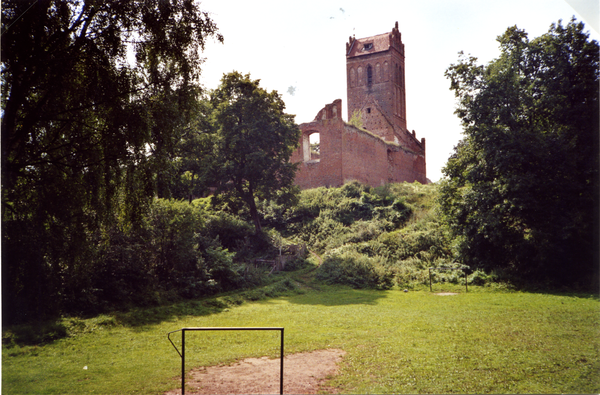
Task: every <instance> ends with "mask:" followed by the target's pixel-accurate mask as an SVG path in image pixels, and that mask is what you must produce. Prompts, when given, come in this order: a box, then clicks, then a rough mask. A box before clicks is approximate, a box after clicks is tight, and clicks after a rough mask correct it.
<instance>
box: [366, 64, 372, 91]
mask: <svg viewBox="0 0 600 395" xmlns="http://www.w3.org/2000/svg"><path fill="white" fill-rule="evenodd" d="M367 85H369V86H371V85H373V67H371V65H368V66H367Z"/></svg>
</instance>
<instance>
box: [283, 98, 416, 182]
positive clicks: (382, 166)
mask: <svg viewBox="0 0 600 395" xmlns="http://www.w3.org/2000/svg"><path fill="white" fill-rule="evenodd" d="M340 110H341V100H336V101H335V102H333V103H332V104H328V105H327V106H325V108H323V109H322V110H321V111H319V114H318V115H317V117H316V118H315V120H314V121H313V122H309V123H303V124H301V125H300V130H301V132H302V137H301V138H300V146H299V147H298V149H297V150H296V151H295V152H294V153H293V155H292V158H291V161H292V163H299V168H298V172H297V173H296V178H295V183H296V185H298V186H300V188H302V189H309V188H316V187H320V186H327V187H339V186H342V185H344V183H346V182H349V181H354V180H355V181H359V182H361V183H364V184H367V185H371V186H380V185H384V184H386V183H390V182H403V181H408V182H413V181H419V182H421V183H423V184H425V183H426V182H427V179H426V177H425V154H424V149H422V150H416V151H413V150H411V149H409V148H406V147H404V146H402V145H401V144H398V143H395V142H390V141H385V140H384V139H383V138H382V137H380V136H377V135H375V134H373V133H370V132H368V131H365V130H360V129H358V128H356V127H354V126H352V125H349V124H347V123H345V122H344V121H343V120H342V119H341V117H340V116H339V114H340V113H341V111H340ZM330 117H331V118H330ZM313 133H319V136H320V155H319V159H318V160H315V159H313V158H314V156H311V155H310V141H309V137H310V135H311V134H313ZM410 137H411V138H414V137H413V136H412V135H410ZM414 140H415V143H418V142H417V141H416V138H414ZM422 143H423V145H424V143H425V141H424V139H423V141H422ZM418 148H420V146H418Z"/></svg>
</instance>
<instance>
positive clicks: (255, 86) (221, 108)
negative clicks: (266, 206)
mask: <svg viewBox="0 0 600 395" xmlns="http://www.w3.org/2000/svg"><path fill="white" fill-rule="evenodd" d="M259 82H260V80H252V79H251V78H250V75H248V74H247V75H242V74H240V73H238V72H232V73H229V74H225V75H224V76H223V79H222V80H221V85H220V86H219V87H218V88H217V89H216V90H215V91H213V92H211V95H210V96H211V97H210V104H211V107H212V111H211V114H210V119H211V123H212V125H213V130H214V131H215V133H214V141H215V145H214V152H213V158H214V162H213V166H212V169H211V171H213V172H214V175H213V180H214V181H215V182H218V186H219V188H218V192H222V191H231V192H232V193H233V194H234V195H235V196H236V197H238V198H239V199H241V200H242V201H243V202H244V203H245V204H246V205H247V206H248V208H249V210H250V216H251V218H252V221H253V222H254V226H255V229H256V233H257V234H258V233H259V232H260V231H261V223H260V218H259V216H258V211H257V208H256V203H255V198H259V199H261V200H265V199H271V198H272V197H274V196H276V194H277V192H278V191H281V190H290V189H292V188H293V182H294V175H295V170H296V165H295V164H293V163H291V162H290V157H291V155H292V152H293V151H294V150H295V149H296V148H297V147H298V141H299V139H300V129H299V127H298V125H296V123H295V122H294V116H293V115H289V114H286V113H285V112H284V110H285V103H284V102H283V100H282V99H281V96H280V95H279V93H277V92H276V91H272V92H267V91H266V90H264V89H263V88H261V87H260V86H259Z"/></svg>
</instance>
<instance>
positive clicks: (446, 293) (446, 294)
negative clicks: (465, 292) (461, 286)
mask: <svg viewBox="0 0 600 395" xmlns="http://www.w3.org/2000/svg"><path fill="white" fill-rule="evenodd" d="M436 295H440V296H450V295H458V294H457V293H456V292H438V293H436Z"/></svg>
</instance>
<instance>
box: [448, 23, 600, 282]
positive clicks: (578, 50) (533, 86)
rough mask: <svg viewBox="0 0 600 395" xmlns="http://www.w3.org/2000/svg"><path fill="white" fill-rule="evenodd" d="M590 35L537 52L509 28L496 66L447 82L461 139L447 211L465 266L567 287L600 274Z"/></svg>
mask: <svg viewBox="0 0 600 395" xmlns="http://www.w3.org/2000/svg"><path fill="white" fill-rule="evenodd" d="M583 28H584V25H583V23H577V22H576V21H575V20H574V19H573V20H572V21H571V22H570V23H569V24H568V25H567V26H562V25H561V23H560V22H559V23H558V24H553V25H551V27H550V29H549V31H548V33H546V34H544V35H542V36H540V37H538V38H536V39H533V40H531V41H530V40H529V39H528V38H527V34H526V33H525V32H524V31H523V30H519V29H517V27H516V26H515V27H511V28H509V29H507V31H506V32H505V33H504V34H503V35H502V36H499V37H498V41H499V43H500V51H501V54H500V57H499V58H497V59H495V60H493V61H492V62H490V63H489V64H488V65H487V66H482V65H477V63H476V61H477V59H476V58H474V57H464V56H462V57H461V59H460V61H459V63H457V64H453V65H451V66H450V67H449V68H448V70H447V71H446V76H447V77H448V78H449V79H450V81H451V88H450V89H452V90H454V92H455V95H456V97H457V98H458V107H457V110H456V114H457V115H458V116H459V118H460V119H461V120H462V124H463V128H464V138H463V140H462V141H461V142H460V143H459V144H458V145H457V146H456V147H455V150H454V153H453V155H452V156H451V157H450V159H449V160H448V163H447V164H446V167H445V168H444V174H445V175H446V177H447V179H446V180H445V181H444V183H443V186H442V189H441V206H442V211H443V213H444V215H445V216H446V219H447V221H448V223H449V225H450V227H451V229H452V231H453V234H454V235H455V237H456V238H457V245H458V253H459V256H460V258H461V259H462V260H464V261H465V263H467V264H469V265H472V266H475V267H481V268H486V269H497V268H502V269H505V270H508V271H510V272H513V273H517V274H519V275H521V276H524V277H525V278H529V279H533V278H535V279H536V280H550V281H553V282H555V283H568V282H572V281H573V282H574V281H578V280H581V279H582V278H587V279H589V278H591V277H590V275H591V274H592V271H593V269H594V268H595V267H596V266H597V263H596V262H597V257H596V255H595V247H596V243H595V236H597V234H596V235H595V229H596V223H595V219H596V218H597V216H598V215H597V198H598V196H597V193H598V49H599V47H598V43H597V42H596V41H590V40H589V39H588V38H589V35H588V34H586V33H584V31H583Z"/></svg>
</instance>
